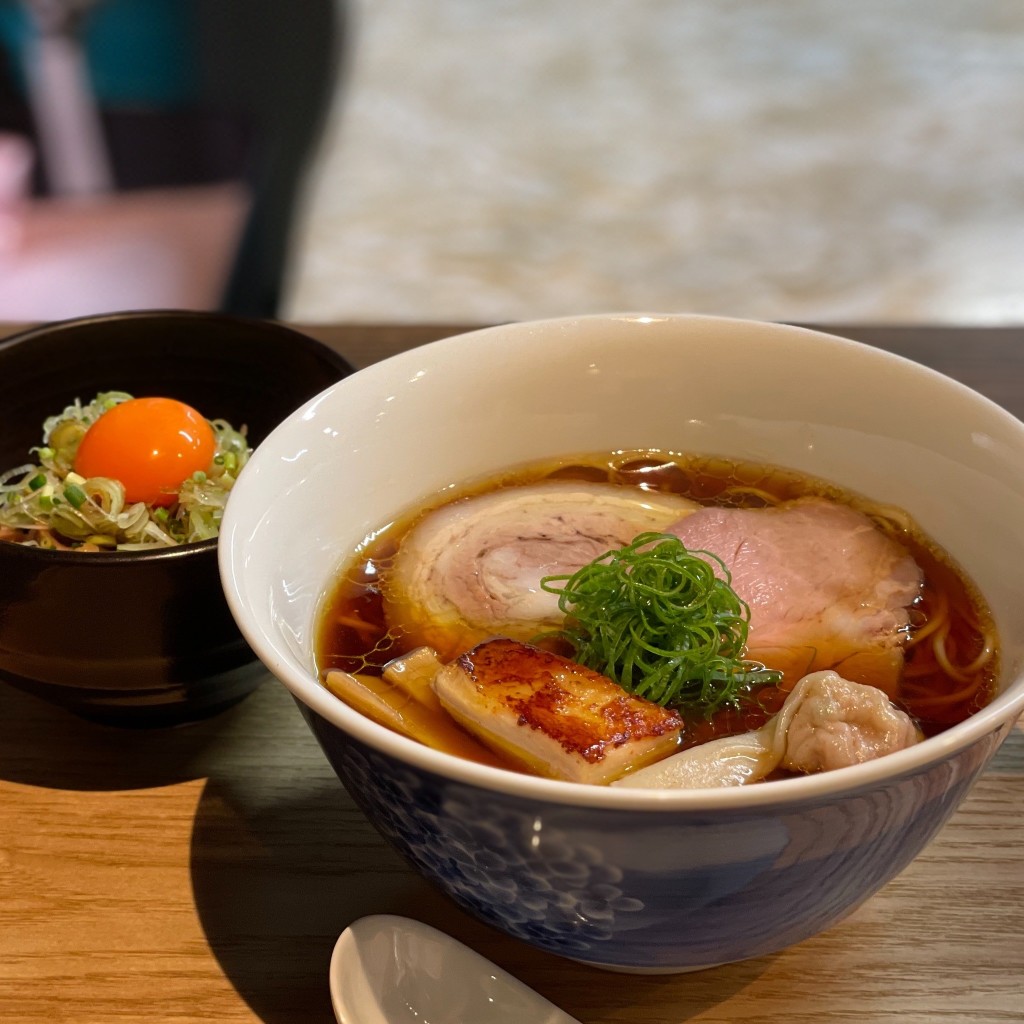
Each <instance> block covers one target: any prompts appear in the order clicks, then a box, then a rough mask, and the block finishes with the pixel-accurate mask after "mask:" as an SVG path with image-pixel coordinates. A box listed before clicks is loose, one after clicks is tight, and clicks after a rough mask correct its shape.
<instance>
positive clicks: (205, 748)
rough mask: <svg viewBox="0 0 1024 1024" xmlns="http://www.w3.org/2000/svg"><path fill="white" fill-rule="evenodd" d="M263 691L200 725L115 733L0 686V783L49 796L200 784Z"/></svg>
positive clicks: (115, 730) (123, 730)
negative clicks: (48, 792)
mask: <svg viewBox="0 0 1024 1024" xmlns="http://www.w3.org/2000/svg"><path fill="white" fill-rule="evenodd" d="M270 688H271V687H269V686H268V685H266V684H264V686H263V687H261V690H260V691H257V694H253V695H250V696H249V697H248V698H247V699H246V700H245V701H243V702H242V703H241V704H239V705H237V706H236V707H234V708H232V709H230V710H229V711H225V712H224V713H223V714H221V715H218V716H216V717H214V718H209V719H207V720H205V721H202V722H197V723H194V724H191V725H183V726H176V727H174V728H166V729H122V728H117V727H113V726H106V725H99V724H96V723H94V722H90V721H87V720H85V719H82V718H79V717H78V716H76V715H73V714H71V713H70V712H68V711H65V710H64V709H62V708H59V707H56V706H54V705H51V704H47V703H45V702H44V701H41V700H39V699H38V698H36V697H33V696H31V695H29V694H26V693H23V692H22V691H21V690H18V689H16V688H14V687H11V686H8V685H6V684H2V683H0V709H2V710H0V779H6V780H7V781H9V782H20V783H23V784H26V785H30V786H46V787H49V788H52V789H69V790H116V789H143V788H148V787H152V786H166V785H171V784H172V783H175V782H184V781H187V780H190V779H197V778H203V777H204V776H206V775H208V774H209V769H210V764H211V762H212V761H213V759H214V758H215V757H216V756H219V755H218V751H219V748H220V747H221V746H222V745H223V743H224V741H225V737H226V736H228V735H230V734H231V733H232V732H234V731H237V729H238V727H239V724H240V723H242V722H244V721H245V719H246V718H247V717H250V716H251V715H252V713H253V711H254V710H255V708H254V706H253V705H256V704H258V703H259V701H258V699H257V698H258V695H259V694H260V693H261V692H262V691H263V690H268V689H270ZM250 702H253V704H252V705H251V704H250ZM295 718H296V719H298V715H297V714H296V715H295Z"/></svg>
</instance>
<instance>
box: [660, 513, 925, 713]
mask: <svg viewBox="0 0 1024 1024" xmlns="http://www.w3.org/2000/svg"><path fill="white" fill-rule="evenodd" d="M669 532H671V533H674V534H675V535H676V536H678V537H679V538H680V539H681V540H682V541H683V543H684V544H685V545H686V547H687V548H688V549H689V550H690V551H695V552H697V551H700V550H704V551H710V552H713V553H714V554H715V555H717V556H718V557H719V558H721V559H722V561H723V562H724V563H725V565H726V567H727V568H728V569H729V572H730V573H731V575H732V587H733V589H734V590H735V591H736V593H737V594H738V595H739V596H740V597H741V598H742V599H743V600H744V601H746V603H747V604H748V605H749V606H750V631H749V634H748V637H747V657H748V658H750V659H752V660H754V661H760V662H762V663H763V664H765V665H766V666H768V667H769V668H773V669H777V670H779V671H781V672H783V673H784V675H785V680H786V682H787V683H788V685H789V686H792V684H793V683H794V682H796V680H798V679H800V678H801V677H802V676H804V675H806V674H808V673H810V672H816V671H820V670H823V669H835V670H836V671H837V672H839V674H840V675H842V676H843V677H844V678H845V679H849V680H851V681H853V682H858V683H869V684H871V685H873V686H877V687H879V688H880V689H882V690H884V691H885V692H886V693H887V694H889V695H890V696H894V695H895V694H896V693H897V692H898V688H899V682H900V679H901V677H902V671H903V661H904V656H903V647H904V644H905V641H906V639H907V631H908V627H909V624H910V616H909V609H910V606H911V605H912V604H913V603H914V601H915V600H916V599H917V598H918V597H919V596H920V594H921V584H922V580H923V576H922V573H921V569H920V568H919V567H918V565H917V563H916V562H915V561H914V559H913V558H912V557H911V556H910V555H909V554H908V553H907V552H906V551H905V550H904V549H903V548H902V547H900V545H899V544H897V543H896V542H895V541H894V540H892V539H891V538H889V537H887V536H886V535H885V534H884V533H882V531H881V530H879V529H878V528H877V527H876V526H875V525H874V523H872V522H871V520H870V519H869V518H868V517H867V516H866V515H864V514H862V513H861V512H858V511H857V510H855V509H852V508H850V507H848V506H846V505H841V504H837V503H835V502H830V501H826V500H824V499H817V498H807V499H801V500H799V501H796V502H792V503H789V504H786V505H780V506H778V507H776V508H763V509H730V508H702V509H701V510H700V511H699V512H696V513H694V514H693V515H691V516H688V517H686V518H685V519H683V520H682V521H680V522H679V523H676V524H673V525H672V526H671V527H670V528H669ZM709 561H710V559H709ZM716 568H717V567H716Z"/></svg>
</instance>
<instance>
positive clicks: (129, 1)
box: [0, 0, 199, 108]
mask: <svg viewBox="0 0 1024 1024" xmlns="http://www.w3.org/2000/svg"><path fill="white" fill-rule="evenodd" d="M32 32H33V29H32V25H31V19H30V17H29V15H28V12H27V10H26V8H25V5H24V3H23V2H22V0H0V44H2V45H3V46H4V47H6V48H7V50H8V52H10V53H11V54H12V56H13V63H14V68H15V72H16V75H17V79H16V80H17V81H18V82H19V84H20V85H21V86H22V88H24V83H25V78H26V74H25V67H24V60H25V52H26V48H27V45H28V43H29V40H30V39H31V36H32ZM81 40H82V44H83V46H84V48H85V51H86V55H87V58H88V62H89V70H90V73H91V77H92V87H93V92H94V93H95V96H96V99H97V100H98V102H99V103H100V104H101V105H103V106H125V107H131V106H135V107H149V108H161V107H175V106H181V105H184V104H190V103H195V102H196V101H197V100H198V98H199V90H198V82H197V75H198V70H199V67H198V54H197V52H196V41H197V24H196V16H195V9H194V5H193V4H191V3H189V2H188V0H184V2H183V0H102V2H100V3H99V4H98V5H97V6H96V7H95V9H94V10H92V11H91V12H90V13H88V14H87V16H86V17H85V19H84V21H83V24H82V28H81Z"/></svg>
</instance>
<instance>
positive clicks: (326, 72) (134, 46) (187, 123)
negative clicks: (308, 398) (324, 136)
mask: <svg viewBox="0 0 1024 1024" xmlns="http://www.w3.org/2000/svg"><path fill="white" fill-rule="evenodd" d="M70 2H72V3H75V2H78V5H79V6H83V5H82V4H81V3H80V0H70ZM27 7H28V4H27V3H26V0H0V50H2V52H0V131H4V130H7V131H14V132H20V133H23V134H26V135H28V136H29V137H30V138H33V139H35V138H36V129H35V125H34V123H33V120H32V116H31V113H30V110H29V105H28V104H27V102H26V98H25V79H26V76H25V69H24V59H25V56H26V54H27V53H29V52H31V50H30V43H31V39H32V37H31V33H32V31H33V26H32V22H31V19H30V18H29V16H28V14H27ZM77 34H78V39H79V42H80V44H81V46H82V48H83V50H84V53H85V57H86V60H87V66H88V72H89V77H90V80H91V84H92V88H93V93H94V96H95V99H96V101H97V103H98V106H99V108H100V117H101V122H102V126H103V131H104V135H105V140H106V144H107V149H108V151H109V156H110V162H111V164H112V168H113V176H114V181H115V188H116V190H118V191H129V190H132V189H138V188H167V187H175V186H189V185H204V184H213V183H217V182H223V181H242V182H244V183H245V185H247V186H248V189H249V192H250V195H251V197H252V205H251V209H250V212H249V215H248V219H247V221H246V224H245V227H244V230H243V234H242V239H241V242H240V244H239V247H238V250H237V254H236V258H235V260H234V263H233V266H232V268H231V273H230V277H229V283H228V285H227V288H226V290H225V293H224V295H223V298H222V301H221V305H220V308H221V310H222V311H224V312H230V313H237V314H244V315H250V316H261V317H275V316H276V315H277V311H278V308H279V305H280V298H281V293H282V290H283V285H284V280H285V273H286V269H287V259H288V250H289V241H290V236H291V230H292V224H293V221H294V215H295V210H296V207H297V204H298V202H299V200H300V198H301V193H302V188H303V185H304V183H305V179H306V173H307V171H308V170H309V167H310V164H311V162H312V160H313V158H314V156H315V152H316V148H317V143H318V142H319V139H320V136H321V133H322V130H323V125H324V120H325V117H326V114H327V111H328V109H329V107H330V104H331V102H332V100H333V97H334V94H335V90H336V87H337V84H338V80H339V76H340V68H341V66H342V62H343V56H344V48H345V37H346V18H345V5H344V2H343V0H302V3H301V4H288V3H281V2H280V0H95V2H94V3H93V4H91V5H89V9H88V10H86V11H85V12H84V13H83V14H82V15H81V17H80V19H79V24H78V26H77ZM5 64H6V67H7V72H8V73H7V75H6V76H5V74H4V70H5ZM49 187H50V183H49V182H48V180H47V178H46V175H45V167H43V168H41V172H40V173H37V177H36V182H35V188H36V192H37V193H38V194H47V192H48V190H49Z"/></svg>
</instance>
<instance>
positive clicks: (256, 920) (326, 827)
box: [191, 772, 771, 1024]
mask: <svg viewBox="0 0 1024 1024" xmlns="http://www.w3.org/2000/svg"><path fill="white" fill-rule="evenodd" d="M295 788H296V786H295V780H294V777H292V778H289V779H287V781H282V780H281V779H280V778H279V777H277V776H276V775H275V773H272V772H262V773H260V774H258V775H255V776H252V777H250V778H248V779H246V780H245V781H244V782H242V783H240V782H239V781H238V780H236V781H235V782H234V783H226V782H223V781H217V780H211V781H210V782H209V784H208V785H207V787H206V789H205V790H204V792H203V795H202V798H201V800H200V803H199V806H198V809H197V812H196V818H195V825H194V829H193V835H192V850H191V871H192V887H193V892H194V896H195V901H196V909H197V912H198V915H199V919H200V921H201V923H202V926H203V929H204V931H205V933H206V937H207V940H208V942H209V944H210V947H211V949H212V951H213V953H214V955H215V956H216V958H217V960H218V962H219V964H220V966H221V969H222V970H223V971H224V973H225V975H226V976H227V978H228V979H229V980H230V982H231V983H232V984H233V985H234V987H235V988H236V990H237V991H238V993H239V995H240V996H241V997H242V998H243V999H244V1000H245V1001H246V1002H247V1003H248V1004H249V1006H250V1007H251V1008H252V1009H253V1011H254V1012H255V1013H256V1014H257V1015H258V1016H259V1017H260V1018H261V1019H262V1020H264V1021H266V1022H267V1024H293V1022H295V1021H298V1020H301V1021H303V1024H321V1022H323V1024H327V1022H329V1021H333V1020H334V1016H333V1013H332V1011H331V1007H330V996H329V990H328V965H329V963H330V957H331V951H332V950H333V947H334V943H335V941H336V940H337V937H338V935H339V934H340V933H341V932H342V931H343V930H344V929H345V928H346V927H347V926H348V925H349V924H351V923H352V922H353V921H355V920H356V919H357V918H360V917H363V916H365V915H368V914H400V915H404V916H407V917H414V918H416V919H417V920H420V921H424V922H426V923H427V924H430V925H433V926H434V927H435V928H439V929H441V930H442V931H445V932H448V933H449V934H450V935H453V936H454V937H456V938H457V939H459V940H460V941H462V942H464V943H466V945H468V946H470V947H471V948H473V949H476V950H478V951H480V952H481V953H482V954H483V955H485V956H487V957H488V958H489V959H491V960H493V961H494V962H495V963H497V964H499V965H500V966H502V967H504V968H505V969H506V970H508V971H509V972H510V973H512V974H513V975H514V976H516V977H518V978H519V979H521V980H522V981H523V982H525V983H526V984H527V985H530V986H531V987H533V988H535V989H537V991H539V992H541V993H542V994H544V995H545V996H546V997H547V998H549V999H551V1000H552V1002H555V1003H556V1004H559V1005H561V1006H562V1007H563V1008H564V1009H565V1010H566V1011H567V1012H569V1013H571V1014H574V1015H575V1016H576V1017H578V1018H579V1019H580V1020H581V1021H583V1022H597V1021H604V1020H609V1019H618V1018H617V1016H616V1007H623V1006H628V1007H630V1008H631V1009H632V1012H633V1014H637V1013H640V1014H641V1016H638V1017H636V1019H643V1018H642V1012H643V1007H644V1006H645V1004H649V1005H650V1006H651V1007H652V1012H653V1008H654V1007H659V1008H661V1009H662V1010H663V1009H664V1005H665V1002H666V1000H670V1001H671V1004H672V1005H673V1006H674V1007H675V1010H674V1012H678V1014H679V1019H680V1020H685V1019H688V1018H690V1017H693V1016H697V1015H699V1014H700V1013H701V1012H702V1011H704V1010H706V1009H707V1008H708V1007H710V1006H714V1005H716V1004H718V1003H720V1002H722V1001H723V1000H726V999H728V998H729V997H730V996H731V995H732V994H733V993H735V992H736V991H739V990H740V989H742V988H744V987H745V986H747V985H748V984H750V983H751V982H752V981H753V980H754V979H755V978H756V977H757V976H759V975H760V974H761V973H762V972H763V971H764V970H765V969H766V968H767V967H768V965H769V964H770V963H771V958H762V959H760V960H756V961H750V962H748V963H745V964H734V965H729V966H726V967H721V968H716V969H714V970H710V971H703V972H700V973H699V974H689V975H676V976H671V977H627V976H624V975H609V974H606V973H604V972H602V971H598V970H595V969H594V968H590V967H584V966H582V965H580V964H575V963H573V962H571V961H567V960H563V959H561V958H559V957H555V956H551V955H548V954H545V953H541V952H539V951H536V950H533V949H530V948H529V947H527V946H525V945H524V944H522V943H521V942H518V941H517V940H515V939H512V938H509V937H507V936H504V935H501V934H499V933H498V932H496V931H494V930H493V929H491V928H489V927H488V926H486V925H484V924H482V923H480V922H478V921H476V920H475V919H473V918H471V917H470V916H469V915H467V914H465V913H463V912H462V911H461V910H460V909H459V908H457V907H456V906H455V905H454V904H453V903H451V902H450V901H449V900H448V899H447V897H445V896H443V895H441V894H440V893H439V892H438V891H436V890H435V889H434V888H433V887H432V886H430V885H429V884H428V883H427V882H425V881H424V880H423V879H421V878H420V877H419V876H418V875H416V874H415V873H414V872H413V871H412V870H411V869H410V868H408V867H407V866H406V864H405V862H404V861H403V860H402V859H401V858H400V857H399V856H398V855H397V854H396V853H395V852H394V851H392V849H391V848H390V847H389V846H388V845H387V844H386V843H385V842H384V840H383V839H382V838H380V837H379V836H378V834H377V833H376V831H374V830H373V829H372V828H371V827H370V826H369V825H368V823H367V822H366V820H365V818H364V817H363V816H362V813H361V812H360V811H359V810H358V808H357V807H356V806H355V804H354V803H353V802H352V800H351V799H350V798H349V796H348V794H347V793H346V792H345V790H344V789H343V788H342V786H341V784H340V783H339V782H337V780H336V779H333V778H330V779H325V778H322V777H320V778H316V777H314V778H313V779H312V780H310V784H309V786H308V790H309V791H308V793H307V795H305V796H304V797H300V798H299V799H298V800H295V799H294V798H289V793H294V791H295ZM612 978H614V984H609V979H612ZM666 989H668V990H669V992H670V994H667V993H666ZM630 1019H633V1018H632V1017H631V1018H630ZM466 1024H471V1022H466ZM524 1024H527V1022H524Z"/></svg>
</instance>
